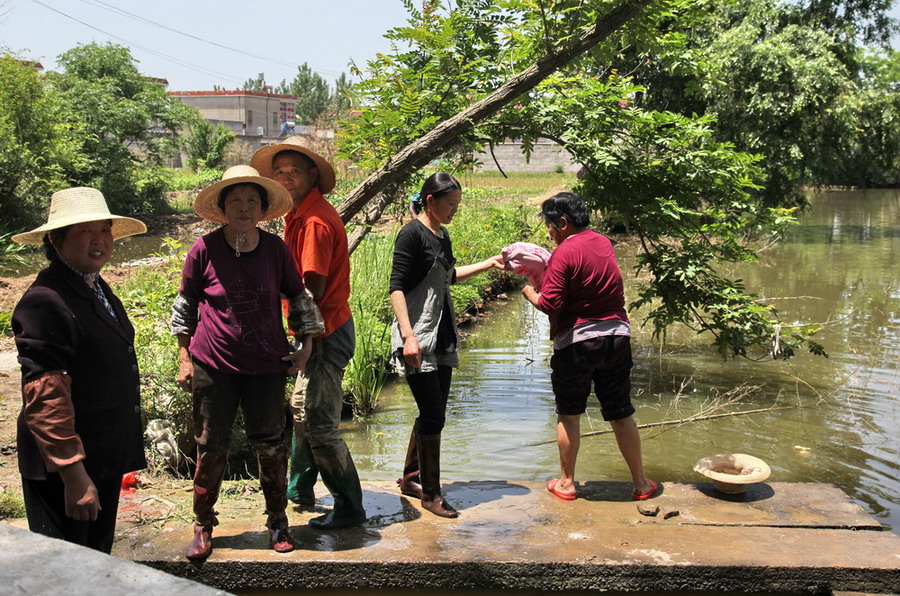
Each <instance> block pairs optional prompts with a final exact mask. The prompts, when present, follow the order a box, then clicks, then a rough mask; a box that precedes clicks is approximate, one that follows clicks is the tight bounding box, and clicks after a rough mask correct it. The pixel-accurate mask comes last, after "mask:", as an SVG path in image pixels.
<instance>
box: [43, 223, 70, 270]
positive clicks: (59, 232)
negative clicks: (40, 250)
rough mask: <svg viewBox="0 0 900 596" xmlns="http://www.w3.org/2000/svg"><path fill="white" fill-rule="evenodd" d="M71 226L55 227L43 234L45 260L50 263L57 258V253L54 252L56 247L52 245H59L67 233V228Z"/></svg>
mask: <svg viewBox="0 0 900 596" xmlns="http://www.w3.org/2000/svg"><path fill="white" fill-rule="evenodd" d="M71 227H72V226H63V227H61V228H56V229H55V230H50V231H49V232H47V233H46V234H44V256H46V257H47V260H48V261H50V262H51V263H52V262H53V261H58V260H59V253H58V252H56V248H55V247H54V246H53V245H54V244H55V245H56V246H59V245H60V244H62V241H63V240H64V239H65V237H66V234H68V233H69V228H71Z"/></svg>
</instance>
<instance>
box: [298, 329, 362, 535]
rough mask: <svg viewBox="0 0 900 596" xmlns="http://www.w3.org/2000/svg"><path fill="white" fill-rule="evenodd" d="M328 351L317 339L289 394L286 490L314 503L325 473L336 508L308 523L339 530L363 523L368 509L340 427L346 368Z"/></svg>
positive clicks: (301, 500)
mask: <svg viewBox="0 0 900 596" xmlns="http://www.w3.org/2000/svg"><path fill="white" fill-rule="evenodd" d="M324 355H325V352H324V350H323V349H322V344H321V343H319V340H317V343H315V344H314V347H313V354H312V356H310V359H309V362H308V363H307V365H306V369H305V370H303V371H302V372H301V373H300V374H299V375H297V383H296V385H295V386H294V392H293V395H292V396H291V401H290V406H291V412H292V414H293V415H294V432H293V443H292V449H291V451H292V453H291V476H290V482H289V486H288V494H289V496H290V498H291V500H292V501H294V502H296V503H298V504H300V505H303V506H310V505H312V504H314V503H315V496H314V494H313V485H314V484H315V482H316V477H317V476H318V475H319V474H321V476H322V482H323V483H324V484H325V487H326V488H327V489H328V491H329V492H330V493H331V495H332V496H333V497H334V508H333V510H332V512H331V515H330V517H328V519H327V520H320V521H317V519H318V518H316V519H314V520H311V521H310V525H312V526H314V527H327V528H338V527H346V526H348V525H356V524H357V523H361V522H362V521H365V508H364V507H363V495H362V487H361V486H360V482H359V474H358V473H357V471H356V466H355V465H354V463H353V457H352V456H351V455H350V450H349V449H348V448H347V443H346V442H345V441H344V439H343V438H342V437H341V434H340V431H339V430H338V427H339V425H340V422H341V410H342V409H343V389H342V387H341V382H342V379H343V376H344V370H343V369H342V368H341V367H339V366H337V365H335V364H334V363H332V362H330V361H328V360H326V359H325V357H324ZM323 523H324V524H327V525H325V526H323V525H322V524H323Z"/></svg>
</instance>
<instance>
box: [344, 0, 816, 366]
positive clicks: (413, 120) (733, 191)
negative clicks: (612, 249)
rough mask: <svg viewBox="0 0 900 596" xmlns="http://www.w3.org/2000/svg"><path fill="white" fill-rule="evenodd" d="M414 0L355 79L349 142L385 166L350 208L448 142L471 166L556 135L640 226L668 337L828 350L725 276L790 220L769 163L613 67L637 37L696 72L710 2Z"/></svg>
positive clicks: (603, 193)
mask: <svg viewBox="0 0 900 596" xmlns="http://www.w3.org/2000/svg"><path fill="white" fill-rule="evenodd" d="M406 5H407V9H408V10H409V12H410V19H409V24H408V26H407V27H401V28H397V29H394V30H392V31H391V32H389V34H388V37H389V38H390V39H392V40H395V41H396V42H397V43H396V48H395V51H394V52H393V53H392V54H391V55H390V56H387V55H385V56H378V57H377V58H376V60H374V61H372V62H370V63H369V65H368V69H367V74H368V78H367V79H366V80H364V81H363V82H362V83H361V84H359V85H357V87H356V90H357V92H358V93H359V94H360V96H361V105H363V106H365V107H363V108H362V114H361V115H360V116H358V117H356V118H355V119H354V120H353V121H352V122H351V123H348V124H347V125H346V128H344V129H343V130H342V131H341V134H340V137H339V138H340V143H341V151H342V152H343V154H344V155H346V156H348V157H352V158H354V159H357V160H362V161H363V163H368V164H370V165H371V166H373V167H375V168H378V169H377V170H376V172H375V173H374V174H373V175H372V176H370V178H369V179H367V180H366V181H364V182H363V183H362V184H361V185H360V186H359V187H358V188H357V189H355V190H354V191H353V192H352V193H351V195H350V196H349V197H348V198H347V199H346V200H345V201H344V203H342V204H341V205H340V206H339V207H338V209H339V212H341V213H342V215H343V216H344V217H345V218H346V217H347V216H348V215H352V214H353V213H354V212H353V209H354V208H355V207H356V206H357V205H358V202H357V201H358V200H359V198H360V197H361V196H366V195H368V196H369V197H372V198H374V196H373V195H375V193H379V192H380V193H383V194H389V192H388V191H387V190H385V189H389V188H390V185H391V184H395V185H396V184H402V183H403V182H404V181H408V179H409V178H408V175H409V174H410V171H411V170H413V169H414V168H416V167H418V166H422V165H424V164H426V163H428V162H429V161H430V160H432V159H434V158H435V157H436V156H437V155H438V153H439V152H440V155H441V156H442V157H443V158H444V159H445V164H446V163H448V162H449V163H450V164H451V167H453V166H454V165H455V166H457V167H459V166H461V165H463V164H464V163H465V161H466V159H467V157H466V156H467V154H468V152H469V150H470V149H471V148H473V147H477V146H481V145H482V144H483V143H485V142H487V143H488V144H490V143H493V142H498V141H500V140H502V139H505V138H509V137H513V138H521V139H522V141H523V146H524V150H525V151H526V153H527V152H528V151H530V149H531V147H532V146H533V144H534V143H535V142H536V140H537V139H538V138H540V137H550V138H554V139H556V140H557V141H559V142H560V143H561V144H562V145H563V146H565V147H566V148H567V149H568V150H569V151H570V152H571V153H572V155H573V156H574V157H575V158H576V159H577V160H578V161H579V162H580V163H582V164H583V165H584V166H585V169H586V170H587V171H588V173H589V175H588V177H587V178H586V180H585V181H584V183H583V184H582V185H581V187H580V188H579V190H580V191H581V192H583V194H584V195H585V196H586V197H587V199H588V200H589V202H590V203H591V205H592V206H593V207H596V208H604V209H605V211H606V213H608V214H609V215H610V216H611V217H614V218H615V219H616V220H617V222H618V223H619V224H620V225H623V226H625V227H626V228H627V229H630V230H631V231H633V232H634V233H636V234H637V235H638V238H639V239H640V241H641V245H642V249H643V250H642V251H641V254H640V255H639V267H641V268H642V269H643V271H645V272H646V273H648V274H649V275H648V277H649V281H648V282H647V284H646V285H645V287H644V288H643V289H642V292H641V295H640V296H639V298H638V300H637V301H636V303H635V304H634V305H633V306H647V307H648V308H650V315H649V319H650V321H651V322H652V324H653V326H654V329H655V330H656V332H657V334H658V335H664V333H665V329H666V328H667V327H668V326H669V325H670V324H672V323H684V324H687V325H690V326H692V327H694V328H696V329H697V330H698V331H706V332H710V333H712V335H713V337H714V338H715V339H714V344H715V345H716V347H717V349H718V350H719V352H720V353H721V354H722V355H723V356H728V355H746V356H750V357H756V356H763V355H764V354H765V352H766V351H768V350H769V348H770V346H771V345H772V342H773V339H774V338H776V337H777V338H778V340H779V341H778V345H779V346H780V347H779V350H778V351H774V350H772V351H769V353H770V355H772V356H777V357H786V356H790V355H792V354H793V352H794V351H795V350H796V349H797V348H798V347H800V346H801V345H803V344H807V345H808V346H809V347H810V349H811V350H813V351H814V352H817V353H822V349H821V346H819V345H818V344H816V343H815V342H812V341H811V340H810V339H809V335H810V334H811V333H812V332H814V331H815V329H814V328H813V327H811V326H802V325H801V326H793V327H792V326H789V325H784V324H783V323H782V322H781V321H780V320H779V319H778V317H777V312H776V311H775V310H774V309H773V308H771V307H769V306H767V305H765V304H763V303H761V302H759V301H757V300H756V299H755V297H754V296H753V295H752V293H748V292H747V291H746V290H745V288H744V287H743V285H742V284H741V282H739V281H736V280H729V279H728V278H726V277H724V276H722V275H721V274H720V273H719V271H720V264H721V263H723V262H728V261H742V260H751V259H752V258H754V255H753V247H752V245H750V244H748V239H750V238H752V237H753V236H752V234H753V233H754V232H758V231H761V230H763V229H775V230H777V229H778V227H779V226H782V225H785V224H786V223H789V221H790V220H791V215H790V211H789V210H784V209H769V208H766V206H765V205H764V203H763V201H762V200H761V198H760V195H759V194H758V193H757V192H755V191H756V190H758V188H759V185H760V184H761V183H762V182H764V173H763V171H761V169H760V168H759V165H758V159H757V158H756V157H754V156H752V155H749V154H747V153H742V152H740V151H736V150H735V148H734V147H733V146H732V145H730V144H729V143H727V142H722V141H720V140H718V139H717V138H716V136H715V134H714V130H713V128H712V125H713V122H714V121H713V120H712V119H711V118H709V117H700V118H695V117H689V116H685V115H681V114H677V113H671V112H668V111H666V110H650V109H648V110H645V109H642V108H639V107H635V106H634V105H633V102H634V98H635V97H637V96H639V95H640V94H642V93H646V92H647V89H646V87H642V86H639V85H636V84H635V83H634V82H633V81H632V77H631V76H623V75H619V74H618V72H616V71H615V69H610V68H608V67H604V66H602V65H603V64H606V65H610V64H612V63H613V62H614V61H615V60H616V59H617V58H619V57H621V56H623V55H624V54H625V50H626V49H627V48H630V47H638V48H643V49H651V48H652V49H653V50H654V51H655V52H656V53H657V54H658V55H660V57H661V58H660V59H661V60H663V61H664V62H665V63H667V64H669V65H676V64H679V63H680V64H681V65H682V66H681V67H682V68H684V69H690V68H694V67H695V65H696V64H698V63H699V59H698V56H701V55H700V54H699V53H698V52H695V51H694V50H693V49H692V48H691V46H690V45H689V44H688V43H687V38H686V36H685V35H683V34H680V33H678V32H677V29H678V25H679V24H690V23H695V22H698V21H699V20H700V19H701V18H702V8H703V6H702V5H700V4H698V3H692V2H679V1H671V2H653V3H624V4H621V5H617V4H615V3H612V2H603V1H597V2H577V3H576V2H565V1H560V2H544V3H540V4H534V3H530V2H525V1H522V2H503V3H502V5H501V3H499V2H497V3H495V2H491V1H489V0H458V1H457V2H454V3H453V4H452V7H446V6H445V5H443V4H442V3H440V2H438V1H425V2H423V3H422V9H421V10H418V9H417V8H415V7H414V6H413V5H412V3H411V2H407V3H406ZM642 9H643V10H642ZM378 200H380V199H378Z"/></svg>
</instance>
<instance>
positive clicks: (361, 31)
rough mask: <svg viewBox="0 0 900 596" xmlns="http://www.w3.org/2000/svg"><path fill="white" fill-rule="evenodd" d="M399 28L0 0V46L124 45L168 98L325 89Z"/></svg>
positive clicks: (391, 5)
mask: <svg viewBox="0 0 900 596" xmlns="http://www.w3.org/2000/svg"><path fill="white" fill-rule="evenodd" d="M121 11H126V12H128V13H131V14H132V16H128V15H125V14H123V13H122V12H121ZM60 13H64V14H60ZM891 13H892V16H894V17H895V18H900V7H898V6H896V5H895V6H894V8H893V9H892V10H891ZM66 15H68V16H66ZM141 19H143V20H141ZM79 21H80V22H79ZM148 21H149V22H148ZM405 21H406V11H405V9H404V8H403V5H402V4H401V2H400V0H285V1H282V2H275V1H272V0H216V1H211V0H149V1H148V0H144V1H122V0H0V47H2V48H6V49H10V50H12V51H14V52H17V53H19V54H20V55H22V56H23V57H26V58H30V59H34V60H39V61H40V62H41V63H42V64H43V65H44V67H45V68H46V69H48V70H53V69H55V68H56V62H55V59H56V56H58V55H59V54H60V53H62V52H64V51H66V50H69V49H71V48H73V47H75V46H76V45H77V44H79V43H90V42H92V41H97V42H106V41H112V42H114V43H119V44H123V45H128V46H129V47H130V48H131V51H132V55H133V56H134V57H135V58H137V59H138V60H139V62H140V64H139V68H140V69H141V72H143V73H144V74H146V75H148V76H153V77H161V78H166V79H168V81H169V89H170V90H173V91H175V90H177V91H199V90H209V89H212V87H213V85H221V86H223V87H225V88H226V89H234V88H238V87H240V86H241V84H242V83H243V82H244V81H245V80H247V79H248V78H250V77H256V76H257V74H258V73H261V72H262V73H265V78H266V81H267V82H268V83H269V84H270V85H273V86H274V85H276V84H278V83H280V82H281V81H282V80H284V79H287V80H290V79H292V78H293V76H294V74H295V73H296V66H297V65H298V64H302V63H303V62H306V63H308V64H309V66H310V67H311V68H312V69H313V70H315V71H316V72H318V73H319V74H321V75H322V76H323V77H325V79H326V80H327V81H328V82H329V83H333V82H334V79H336V78H337V77H338V76H340V74H341V73H342V72H346V73H348V74H349V68H348V66H347V65H348V63H349V62H350V60H354V61H355V62H356V63H357V64H359V65H360V66H364V65H365V62H366V60H368V59H370V58H372V57H373V56H374V55H375V54H376V53H377V52H386V51H388V50H389V48H390V45H389V42H388V41H387V40H385V39H384V37H383V35H384V33H385V32H386V31H387V30H388V29H389V28H391V27H395V26H399V25H402V24H404V23H405ZM160 25H161V26H162V27H161V26H160ZM172 29H174V30H176V31H178V32H181V33H178V32H176V31H172ZM191 36H193V37H191ZM195 38H200V39H195ZM216 44H218V45H216ZM894 45H895V46H897V45H898V44H897V42H896V41H895V44H894ZM222 46H225V48H233V49H235V50H239V51H237V52H236V51H231V50H229V49H225V48H223V47H222ZM248 54H249V55H248Z"/></svg>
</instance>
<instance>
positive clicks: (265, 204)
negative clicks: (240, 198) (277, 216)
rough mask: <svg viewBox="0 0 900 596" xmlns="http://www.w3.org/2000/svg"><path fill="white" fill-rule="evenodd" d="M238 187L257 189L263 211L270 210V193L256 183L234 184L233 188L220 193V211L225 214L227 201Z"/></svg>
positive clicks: (230, 187)
mask: <svg viewBox="0 0 900 596" xmlns="http://www.w3.org/2000/svg"><path fill="white" fill-rule="evenodd" d="M238 186H251V187H253V188H255V189H256V192H258V193H259V200H260V202H261V203H262V210H263V211H268V210H269V193H267V192H266V189H265V188H263V187H262V186H260V185H259V184H257V183H256V182H241V183H240V184H232V185H231V186H229V187H227V188H225V189H224V190H223V191H222V192H220V193H219V203H218V205H219V211H221V212H222V213H225V199H227V198H228V195H230V194H231V191H233V190H234V189H235V188H237V187H238Z"/></svg>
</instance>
